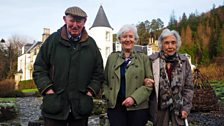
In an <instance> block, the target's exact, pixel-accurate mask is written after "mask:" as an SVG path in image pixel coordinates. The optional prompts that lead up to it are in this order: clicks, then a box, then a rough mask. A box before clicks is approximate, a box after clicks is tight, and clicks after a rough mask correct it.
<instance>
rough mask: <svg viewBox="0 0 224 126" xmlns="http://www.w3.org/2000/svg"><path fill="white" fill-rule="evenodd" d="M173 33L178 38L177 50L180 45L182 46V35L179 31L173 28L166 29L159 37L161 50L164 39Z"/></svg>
mask: <svg viewBox="0 0 224 126" xmlns="http://www.w3.org/2000/svg"><path fill="white" fill-rule="evenodd" d="M170 35H173V36H174V37H175V38H176V41H177V51H178V50H179V48H180V46H181V38H180V35H179V33H178V32H177V31H175V30H172V31H170V30H169V29H164V30H163V31H162V33H161V34H160V36H159V38H158V46H159V48H160V50H162V42H163V39H164V38H165V37H167V36H170Z"/></svg>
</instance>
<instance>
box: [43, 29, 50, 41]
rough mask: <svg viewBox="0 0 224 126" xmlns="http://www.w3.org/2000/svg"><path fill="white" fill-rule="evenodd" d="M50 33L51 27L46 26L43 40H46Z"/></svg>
mask: <svg viewBox="0 0 224 126" xmlns="http://www.w3.org/2000/svg"><path fill="white" fill-rule="evenodd" d="M49 35H50V28H44V33H43V34H42V42H44V41H45V40H46V39H47V38H48V36H49Z"/></svg>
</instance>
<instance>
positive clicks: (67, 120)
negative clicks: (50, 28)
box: [33, 7, 103, 126]
mask: <svg viewBox="0 0 224 126" xmlns="http://www.w3.org/2000/svg"><path fill="white" fill-rule="evenodd" d="M63 19H64V22H65V25H64V26H62V27H61V28H60V29H59V30H58V31H56V32H54V33H53V34H51V35H50V36H49V37H48V38H47V40H46V41H45V42H44V43H43V45H42V47H41V49H40V51H39V54H38V56H37V58H36V61H35V63H34V72H33V78H34V81H35V83H36V85H37V87H38V90H39V91H40V92H41V94H42V95H43V104H42V106H41V110H42V115H43V117H44V126H87V125H88V116H89V115H90V114H91V111H92V109H93V99H92V97H93V96H95V95H96V94H97V93H98V92H99V90H100V87H101V84H102V82H103V60H102V57H101V54H100V51H99V49H98V47H97V45H96V42H95V40H94V39H93V38H92V37H90V36H89V35H88V33H87V32H86V30H85V27H84V25H85V22H86V19H87V15H86V13H85V12H84V11H83V10H82V9H81V8H79V7H70V8H68V9H66V10H65V16H63Z"/></svg>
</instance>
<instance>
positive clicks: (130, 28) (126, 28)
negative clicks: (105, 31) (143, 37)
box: [117, 24, 139, 43]
mask: <svg viewBox="0 0 224 126" xmlns="http://www.w3.org/2000/svg"><path fill="white" fill-rule="evenodd" d="M129 31H132V32H133V33H134V37H135V43H137V41H138V38H139V36H138V32H137V28H136V26H134V25H130V24H126V25H123V26H122V27H121V28H120V30H119V31H118V32H117V39H118V40H119V38H120V37H121V35H122V34H123V33H125V32H129Z"/></svg>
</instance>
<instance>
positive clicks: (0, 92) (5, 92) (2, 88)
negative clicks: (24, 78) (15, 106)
mask: <svg viewBox="0 0 224 126" xmlns="http://www.w3.org/2000/svg"><path fill="white" fill-rule="evenodd" d="M14 91H15V81H14V80H11V79H6V80H2V81H0V97H7V96H10V95H12V94H14Z"/></svg>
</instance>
